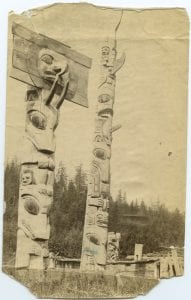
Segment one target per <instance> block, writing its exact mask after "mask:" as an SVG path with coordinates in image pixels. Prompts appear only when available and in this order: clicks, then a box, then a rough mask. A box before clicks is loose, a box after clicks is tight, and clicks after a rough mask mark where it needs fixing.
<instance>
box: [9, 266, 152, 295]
mask: <svg viewBox="0 0 191 300" xmlns="http://www.w3.org/2000/svg"><path fill="white" fill-rule="evenodd" d="M4 272H6V273H7V274H9V275H11V276H13V277H14V278H15V279H17V280H18V281H19V282H21V283H22V284H24V285H25V286H27V287H28V288H29V290H30V291H31V292H32V293H33V294H34V295H36V296H37V297H38V298H115V297H124V298H132V297H136V296H137V295H140V294H141V295H143V294H146V293H147V292H149V291H150V290H151V289H152V288H153V287H154V286H155V285H156V284H157V283H158V281H157V280H152V279H146V278H143V277H134V278H132V277H131V278H130V277H122V280H120V284H119V282H118V280H117V279H116V277H115V276H114V275H105V274H103V273H96V274H95V273H80V272H77V271H63V270H58V269H57V270H50V271H48V272H46V273H40V272H39V271H30V272H28V271H20V272H15V270H14V269H11V270H10V269H9V270H8V269H6V270H4Z"/></svg>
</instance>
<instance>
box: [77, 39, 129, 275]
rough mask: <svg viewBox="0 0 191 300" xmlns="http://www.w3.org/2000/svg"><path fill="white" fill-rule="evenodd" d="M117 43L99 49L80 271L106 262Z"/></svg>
mask: <svg viewBox="0 0 191 300" xmlns="http://www.w3.org/2000/svg"><path fill="white" fill-rule="evenodd" d="M116 54H117V53H116V40H110V41H106V42H105V44H104V45H103V47H102V49H101V76H100V83H99V86H98V99H97V100H98V102H97V112H96V119H95V132H94V147H93V158H92V162H91V169H90V175H89V182H88V195H87V204H86V216H85V225H84V236H83V245H82V257H81V269H82V270H103V269H104V268H105V265H106V259H107V239H108V210H109V196H110V159H111V143H112V132H114V131H115V130H117V129H119V128H120V127H121V126H120V125H117V126H114V127H112V119H113V104H114V98H115V83H116V72H117V71H118V70H119V69H120V68H121V67H122V65H123V63H124V61H125V55H122V57H121V58H120V59H116Z"/></svg>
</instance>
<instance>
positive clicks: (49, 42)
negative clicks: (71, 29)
mask: <svg viewBox="0 0 191 300" xmlns="http://www.w3.org/2000/svg"><path fill="white" fill-rule="evenodd" d="M12 33H13V34H14V35H17V36H19V37H21V38H24V39H25V40H27V41H29V42H32V43H35V44H36V45H38V46H40V47H41V48H48V49H50V50H53V51H55V52H57V53H60V54H62V55H65V56H66V57H68V58H70V59H71V60H73V61H75V62H77V63H78V64H81V65H83V66H85V67H87V68H91V63H92V60H91V58H89V57H87V56H85V55H83V54H81V53H79V52H77V51H75V50H73V49H72V48H71V47H70V46H68V45H66V44H64V43H61V42H59V41H56V40H54V39H52V38H49V37H47V36H45V35H43V34H40V33H36V32H34V31H32V30H30V29H28V28H26V27H24V26H22V25H20V24H18V23H15V22H13V25H12Z"/></svg>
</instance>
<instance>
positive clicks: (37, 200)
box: [12, 24, 91, 270]
mask: <svg viewBox="0 0 191 300" xmlns="http://www.w3.org/2000/svg"><path fill="white" fill-rule="evenodd" d="M13 33H14V46H13V71H14V72H13V75H12V77H14V78H16V79H17V80H20V81H23V82H25V83H27V84H28V88H27V92H26V122H25V136H24V142H23V153H22V160H21V172H20V187H19V207H18V231H17V249H16V263H15V267H16V268H25V269H38V270H40V269H41V270H43V269H46V268H48V267H51V266H49V260H48V258H49V251H48V240H49V236H50V224H49V211H50V206H51V203H52V201H53V183H54V168H55V162H54V154H55V147H56V145H55V135H54V131H55V129H56V127H57V125H58V121H59V109H60V107H61V105H62V103H63V101H64V99H67V100H70V101H73V102H75V103H77V104H80V105H83V106H87V105H86V93H85V92H83V91H82V88H83V89H85V88H86V85H87V74H88V73H87V70H86V68H89V67H90V65H91V61H90V60H89V61H88V60H87V61H86V62H87V64H86V65H85V64H84V63H85V61H84V60H86V57H84V56H83V55H81V54H79V53H76V52H74V51H73V50H71V49H70V48H69V47H66V46H65V45H63V44H61V43H58V42H57V41H54V40H52V39H49V38H47V37H45V36H41V35H37V34H36V33H34V32H32V31H30V30H28V29H26V28H24V27H22V26H21V25H18V24H14V25H13ZM47 47H49V48H47ZM55 49H58V50H59V53H58V52H56V51H55ZM60 53H61V54H60ZM81 62H82V63H81ZM80 83H81V84H82V85H81V86H80ZM80 89H81V90H80Z"/></svg>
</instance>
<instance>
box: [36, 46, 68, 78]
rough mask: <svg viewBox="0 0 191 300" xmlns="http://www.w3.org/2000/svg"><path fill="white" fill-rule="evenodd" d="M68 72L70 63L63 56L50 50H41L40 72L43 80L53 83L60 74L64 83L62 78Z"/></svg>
mask: <svg viewBox="0 0 191 300" xmlns="http://www.w3.org/2000/svg"><path fill="white" fill-rule="evenodd" d="M67 70H68V63H67V60H66V58H65V57H64V56H63V55H60V54H58V53H56V52H54V51H52V50H49V49H45V48H44V49H41V51H40V52H39V60H38V71H39V74H40V76H41V77H42V78H43V79H45V80H48V81H49V82H53V81H54V80H55V77H56V75H58V74H59V75H60V79H61V81H62V76H63V74H65V73H66V72H67Z"/></svg>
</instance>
